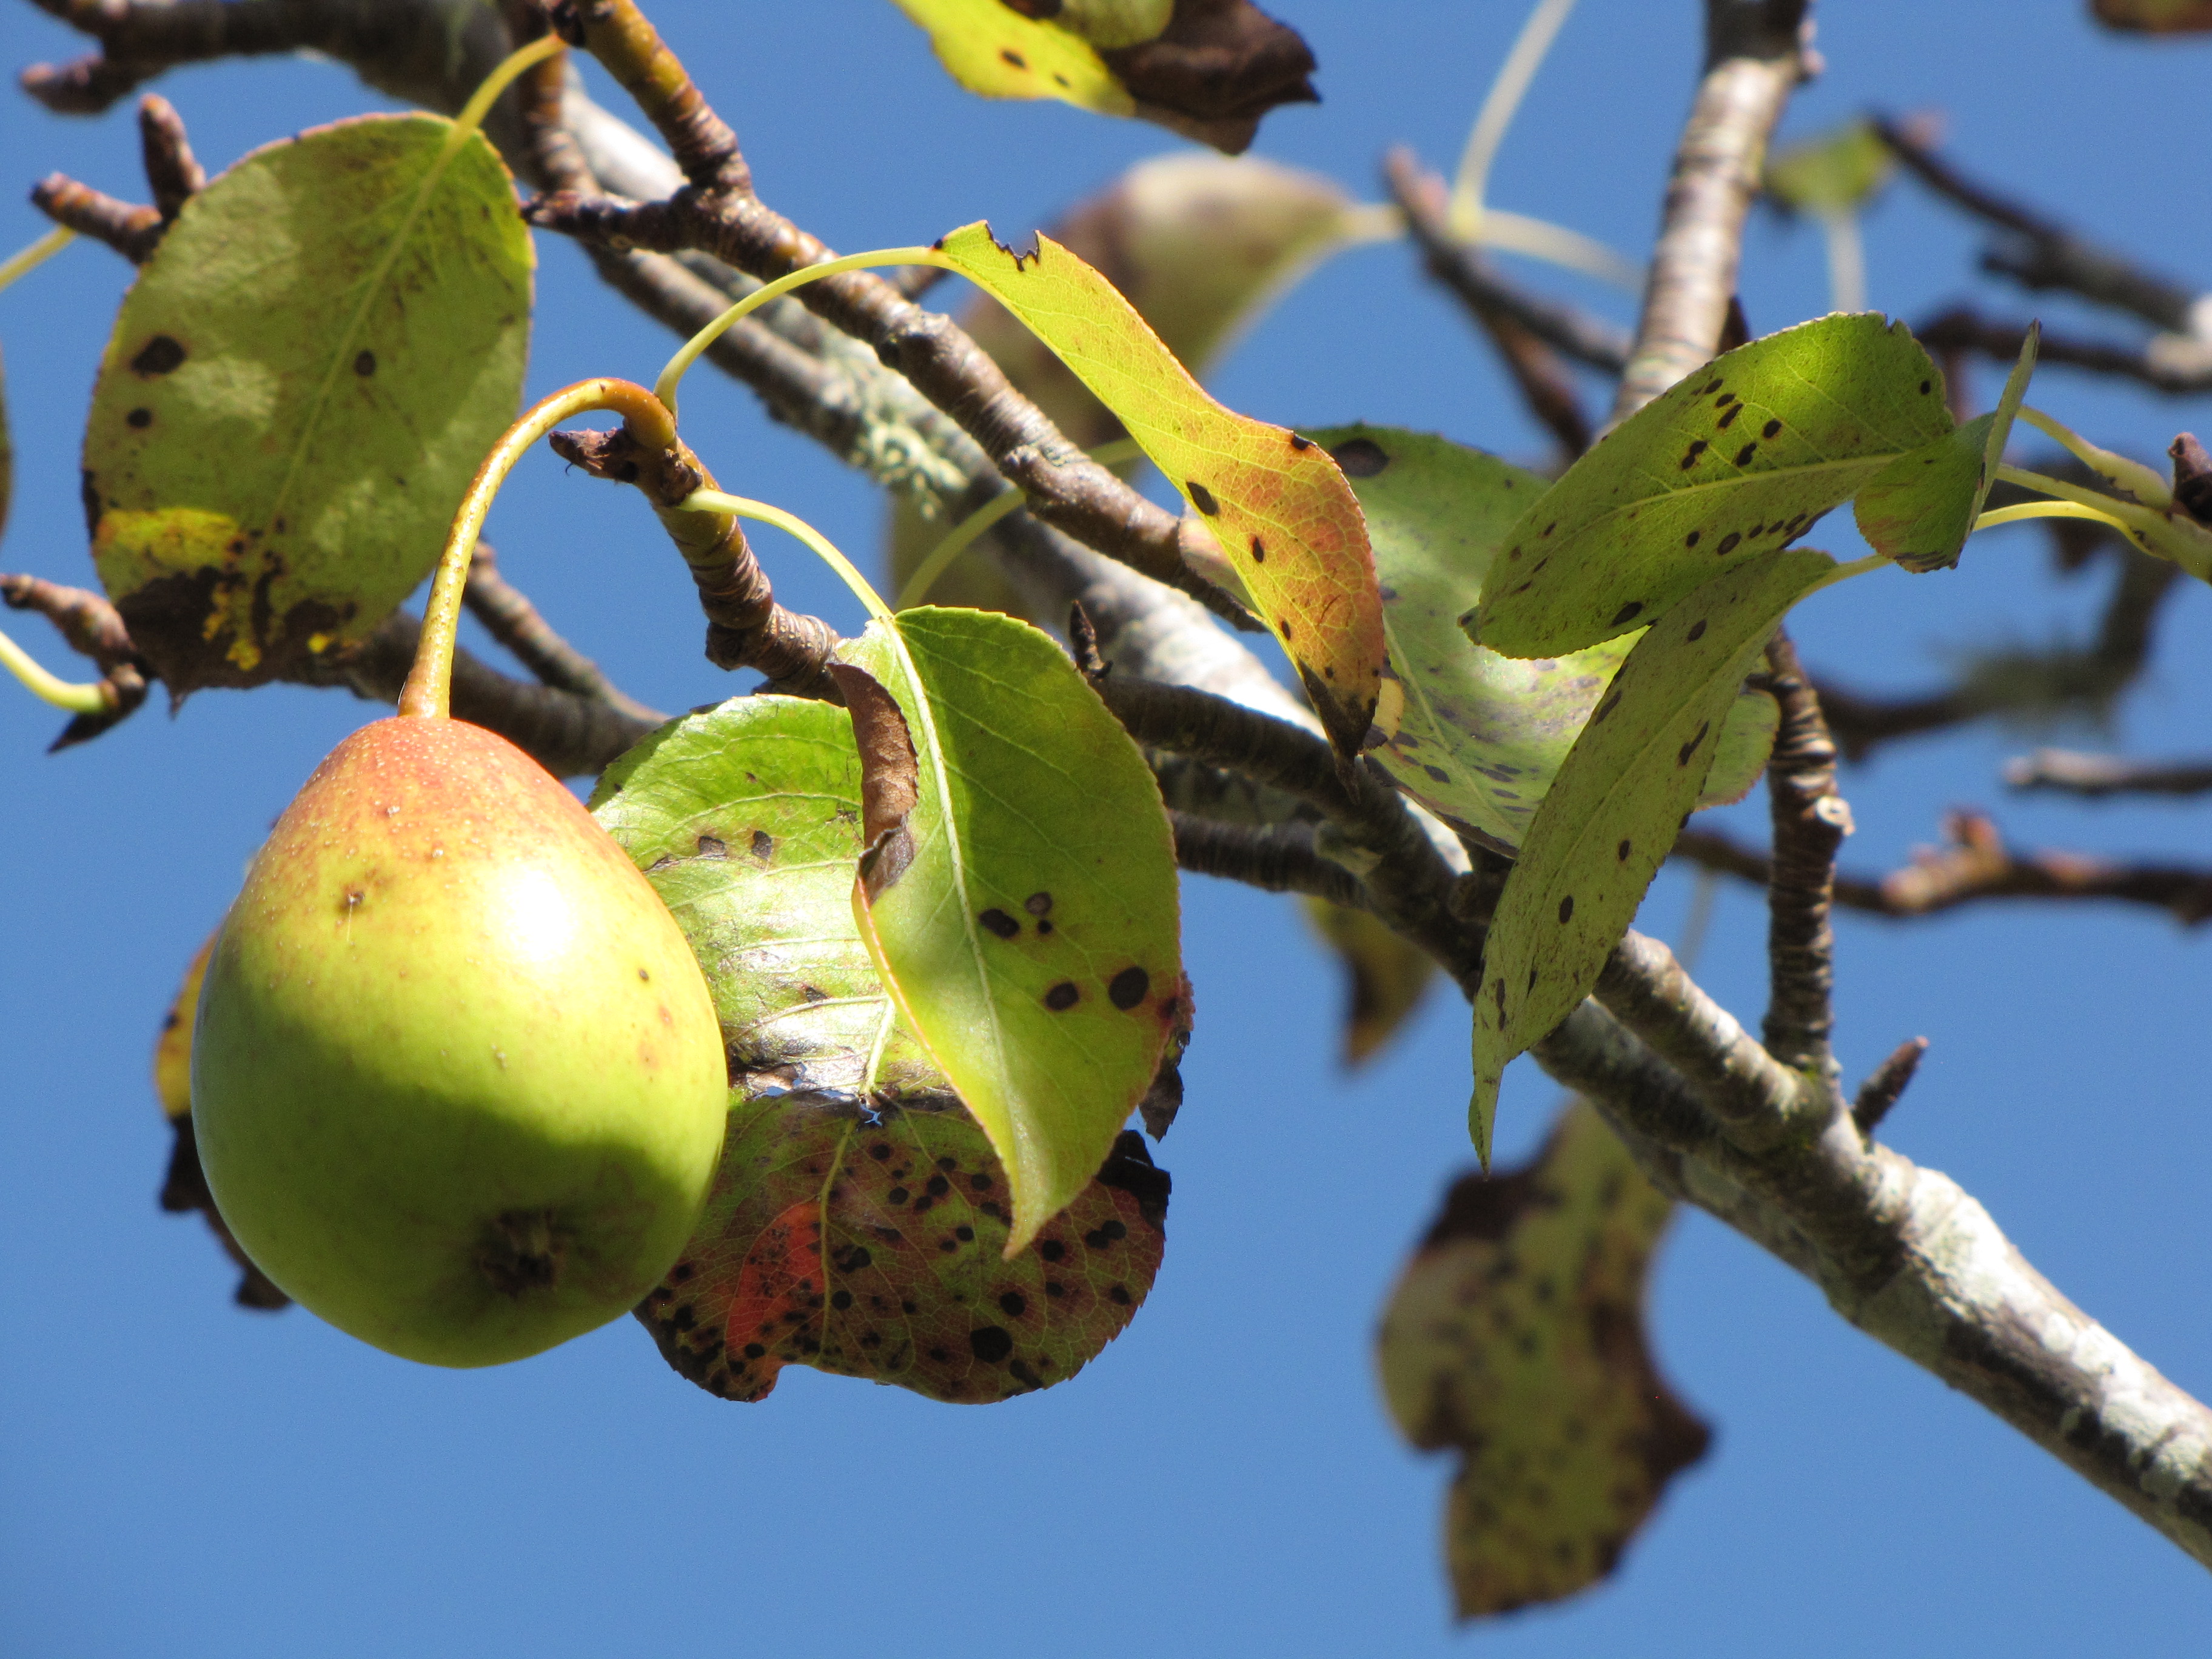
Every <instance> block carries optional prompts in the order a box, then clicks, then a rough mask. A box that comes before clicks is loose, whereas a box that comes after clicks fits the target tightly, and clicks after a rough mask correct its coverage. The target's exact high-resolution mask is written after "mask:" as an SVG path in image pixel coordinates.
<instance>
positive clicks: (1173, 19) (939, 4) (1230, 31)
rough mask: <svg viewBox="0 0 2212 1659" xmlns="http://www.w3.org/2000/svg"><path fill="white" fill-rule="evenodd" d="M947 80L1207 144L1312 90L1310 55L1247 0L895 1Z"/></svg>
mask: <svg viewBox="0 0 2212 1659" xmlns="http://www.w3.org/2000/svg"><path fill="white" fill-rule="evenodd" d="M897 3H898V6H899V9H901V10H902V11H903V12H905V13H906V15H908V17H910V18H912V19H913V20H914V21H915V22H916V23H919V24H920V25H921V27H923V28H925V29H927V31H928V32H929V38H930V44H931V45H932V46H933V47H935V48H936V51H937V57H938V61H939V62H940V63H942V64H944V65H945V70H946V71H947V72H948V73H949V74H951V76H952V78H953V79H954V80H956V81H957V82H960V84H961V85H962V86H963V87H965V88H968V90H969V91H970V92H974V93H979V94H981V95H982V96H984V97H986V98H1056V99H1059V100H1060V101H1061V102H1063V103H1069V104H1073V105H1075V106H1078V107H1079V108H1082V109H1089V110H1096V111H1097V112H1099V113H1101V114H1103V115H1125V116H1127V115H1133V116H1138V117H1141V118H1143V119H1145V120H1147V121H1157V122H1158V123H1159V124H1160V125H1163V126H1166V127H1171V128H1173V129H1174V130H1175V131H1177V132H1180V133H1182V135H1183V136H1184V137H1188V138H1195V139H1197V140H1199V141H1200V143H1207V144H1211V145H1212V146H1213V147H1214V148H1215V149H1223V150H1227V151H1229V152H1230V153H1231V154H1232V155H1234V154H1238V153H1241V152H1242V151H1243V150H1244V149H1246V148H1247V147H1249V145H1250V143H1251V142H1252V137H1253V135H1254V133H1255V132H1256V131H1258V130H1259V125H1260V118H1261V117H1262V116H1264V115H1265V114H1267V112H1268V111H1269V110H1271V109H1273V108H1274V107H1276V106H1278V105H1280V104H1296V103H1313V102H1315V101H1316V100H1318V98H1319V96H1320V94H1317V93H1316V92H1315V91H1314V89H1313V84H1312V82H1310V80H1308V78H1307V77H1308V76H1310V75H1311V74H1312V73H1313V70H1314V59H1313V53H1312V52H1310V50H1308V48H1307V46H1306V43H1305V42H1304V40H1301V39H1300V38H1299V36H1298V34H1297V31H1296V30H1294V29H1291V28H1289V27H1285V25H1283V24H1281V23H1279V22H1277V21H1275V20H1274V19H1273V18H1272V17H1270V16H1268V15H1267V14H1266V13H1265V12H1263V11H1261V10H1260V9H1259V8H1258V7H1256V6H1255V5H1253V4H1252V3H1251V0H897Z"/></svg>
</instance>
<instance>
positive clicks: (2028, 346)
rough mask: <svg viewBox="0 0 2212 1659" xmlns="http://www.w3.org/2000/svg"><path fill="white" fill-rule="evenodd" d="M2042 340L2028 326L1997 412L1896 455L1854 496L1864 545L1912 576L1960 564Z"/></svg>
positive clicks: (2039, 332) (2024, 395)
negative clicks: (2018, 357) (1914, 573)
mask: <svg viewBox="0 0 2212 1659" xmlns="http://www.w3.org/2000/svg"><path fill="white" fill-rule="evenodd" d="M2042 338H2043V327H2042V325H2041V324H2039V323H2030V324H2029V325H2027V337H2025V338H2024V339H2022V340H2021V345H2020V361H2019V362H2015V364H2014V365H2013V368H2012V373H2011V374H2008V375H2007V376H2006V377H2005V384H2004V392H2003V394H2002V396H2001V397H1999V398H1998V399H1997V406H1996V409H1994V410H1991V411H1990V413H1989V414H1987V415H1982V416H1976V417H1975V418H1974V419H1973V420H1971V421H1968V422H1966V424H1965V425H1963V426H1961V427H1960V428H1958V429H1957V430H1956V431H1954V432H1952V433H1950V434H1948V435H1946V436H1944V437H1941V438H1938V439H1937V440H1936V441H1935V442H1934V443H1932V444H1929V445H1927V446H1925V447H1923V448H1920V449H1916V450H1914V451H1913V452H1912V453H1911V454H1909V455H1900V456H1899V457H1898V458H1897V459H1895V460H1894V461H1892V462H1891V463H1890V464H1889V465H1887V466H1886V467H1884V468H1883V469H1882V470H1881V471H1880V472H1879V473H1877V474H1876V475H1875V477H1874V479H1873V481H1872V482H1871V483H1869V484H1868V485H1867V486H1866V488H1865V489H1862V490H1861V491H1859V494H1858V499H1857V500H1856V501H1853V502H1852V503H1851V515H1852V517H1853V518H1854V519H1856V520H1857V523H1858V527H1859V534H1860V535H1862V536H1863V537H1865V538H1866V539H1867V545H1868V546H1869V547H1871V548H1873V549H1874V550H1875V552H1877V553H1880V554H1882V555H1884V556H1887V557H1888V558H1892V559H1894V560H1895V561H1896V562H1898V563H1899V564H1900V565H1902V566H1904V567H1905V568H1906V569H1907V570H1911V571H1913V572H1916V573H1925V572H1928V571H1930V570H1948V569H1949V568H1951V567H1952V566H1953V565H1955V564H1956V563H1958V562H1959V554H1960V550H1961V549H1963V548H1964V547H1965V546H1966V538H1967V537H1968V536H1970V535H1972V533H1973V529H1974V520H1975V519H1976V518H1978V516H1980V513H1981V511H1982V503H1983V502H1984V501H1987V500H1988V499H1989V494H1990V484H1991V483H1993V482H1995V480H1996V476H1997V465H1998V463H1999V462H2001V461H2002V460H2003V459H2004V450H2005V443H2006V441H2007V440H2008V439H2009V438H2010V437H2011V436H2012V423H2013V417H2014V416H2015V415H2017V414H2019V412H2020V406H2021V403H2022V401H2023V400H2025V399H2026V398H2027V381H2028V377H2029V376H2030V375H2031V374H2033V373H2034V372H2035V354H2036V348H2037V346H2038V345H2039V343H2040V342H2041V340H2042Z"/></svg>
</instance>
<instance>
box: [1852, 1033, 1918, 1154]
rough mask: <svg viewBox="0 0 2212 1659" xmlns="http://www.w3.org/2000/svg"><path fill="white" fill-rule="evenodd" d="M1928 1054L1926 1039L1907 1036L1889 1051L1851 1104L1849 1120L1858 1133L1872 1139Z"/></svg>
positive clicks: (1868, 1076)
mask: <svg viewBox="0 0 2212 1659" xmlns="http://www.w3.org/2000/svg"><path fill="white" fill-rule="evenodd" d="M1927 1053H1928V1039H1927V1038H1926V1037H1908V1038H1906V1039H1905V1041H1904V1042H1900V1043H1899V1044H1898V1045H1897V1047H1896V1048H1894V1049H1893V1050H1892V1051H1891V1052H1890V1055H1889V1058H1888V1059H1887V1060H1883V1061H1882V1063H1881V1065H1879V1066H1875V1068H1874V1070H1873V1071H1872V1072H1870V1073H1868V1075H1867V1080H1866V1081H1865V1082H1864V1083H1862V1084H1861V1085H1859V1091H1858V1093H1857V1096H1856V1097H1854V1098H1853V1099H1852V1101H1851V1121H1852V1122H1854V1123H1856V1124H1857V1125H1858V1127H1859V1133H1861V1134H1863V1135H1865V1136H1866V1137H1867V1138H1868V1139H1873V1137H1874V1132H1875V1129H1877V1128H1878V1127H1881V1121H1882V1119H1884V1118H1886V1117H1887V1116H1888V1115H1889V1109H1890V1108H1891V1107H1893V1106H1894V1105H1896V1104H1897V1103H1898V1101H1899V1099H1900V1098H1901V1097H1903V1096H1904V1093H1905V1085H1908V1084H1910V1083H1911V1081H1912V1074H1913V1073H1915V1072H1917V1071H1918V1070H1919V1069H1920V1062H1921V1060H1923V1058H1924V1057H1925V1056H1926V1055H1927Z"/></svg>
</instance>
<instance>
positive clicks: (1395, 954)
mask: <svg viewBox="0 0 2212 1659" xmlns="http://www.w3.org/2000/svg"><path fill="white" fill-rule="evenodd" d="M1304 908H1305V913H1306V920H1307V921H1309V922H1310V923H1311V924H1312V926H1313V930H1314V932H1316V933H1319V934H1320V935H1321V936H1322V939H1323V940H1325V941H1326V942H1327V943H1328V947H1329V949H1330V950H1331V951H1334V953H1335V956H1336V959H1337V961H1338V962H1339V963H1340V964H1341V965H1342V966H1343V969H1344V978H1345V989H1346V996H1345V1009H1344V1047H1343V1050H1342V1052H1343V1055H1344V1063H1345V1064H1346V1066H1363V1065H1364V1064H1366V1062H1367V1061H1369V1060H1372V1059H1374V1058H1375V1056H1376V1054H1380V1053H1381V1052H1382V1051H1383V1047H1384V1046H1385V1045H1386V1044H1387V1043H1389V1041H1390V1039H1391V1038H1392V1037H1394V1036H1396V1035H1397V1034H1398V1032H1399V1031H1400V1030H1401V1029H1403V1027H1404V1025H1405V1024H1406V1021H1407V1019H1408V1018H1411V1017H1412V1015H1413V1011H1414V1010H1415V1009H1416V1008H1418V1007H1419V1006H1421V996H1422V994H1423V993H1424V992H1425V991H1426V990H1427V989H1428V988H1429V981H1431V980H1432V979H1433V978H1435V977H1436V967H1437V964H1436V959H1435V958H1434V957H1431V956H1430V955H1429V953H1428V952H1427V951H1424V950H1423V949H1421V947H1420V946H1419V945H1414V944H1411V943H1409V942H1408V941H1407V940H1406V939H1401V938H1400V937H1399V936H1398V935H1397V934H1395V933H1392V932H1391V931H1390V929H1389V927H1385V926H1384V925H1383V922H1382V921H1380V920H1378V919H1377V918H1376V916H1374V915H1371V914H1370V913H1369V912H1367V911H1365V910H1348V909H1346V908H1345V907H1344V906H1342V905H1340V904H1331V903H1330V902H1328V900H1327V899H1318V898H1309V899H1307V900H1305V901H1304Z"/></svg>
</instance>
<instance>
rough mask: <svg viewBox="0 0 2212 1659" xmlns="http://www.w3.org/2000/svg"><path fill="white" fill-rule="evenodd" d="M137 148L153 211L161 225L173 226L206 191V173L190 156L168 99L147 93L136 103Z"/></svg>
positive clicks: (181, 120)
mask: <svg viewBox="0 0 2212 1659" xmlns="http://www.w3.org/2000/svg"><path fill="white" fill-rule="evenodd" d="M138 148H139V153H140V155H142V156H143V159H144V161H145V166H146V182H147V184H148V185H150V186H151V187H152V189H153V191H154V208H155V211H156V212H158V213H159V214H160V215H161V222H162V223H163V224H165V225H169V224H174V223H175V222H176V219H177V215H178V214H179V213H180V212H182V211H183V210H184V206H185V203H187V202H189V201H191V199H192V197H195V196H197V195H198V194H199V193H200V192H201V191H204V190H205V189H206V188H207V169H206V168H205V167H202V166H201V165H200V164H199V158H198V157H197V156H196V155H193V154H192V145H191V139H189V138H187V137H185V121H184V118H183V117H182V116H180V115H179V114H178V113H177V112H176V108H175V106H173V105H172V104H171V103H170V102H169V100H167V99H166V98H162V97H158V96H156V95H155V94H153V93H150V92H149V93H148V94H146V95H145V96H144V97H143V98H142V99H140V100H138Z"/></svg>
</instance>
